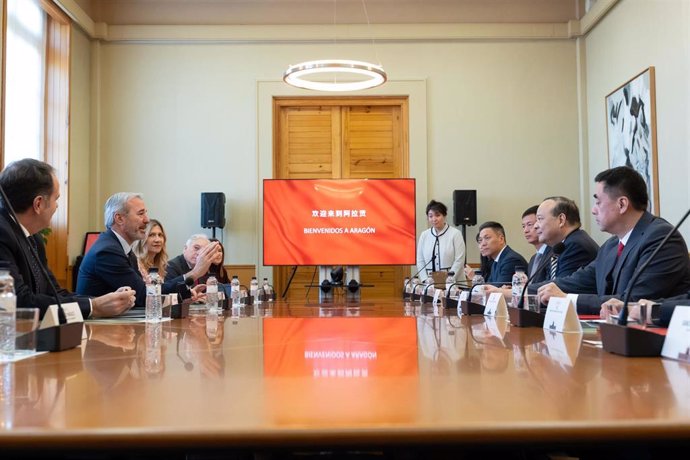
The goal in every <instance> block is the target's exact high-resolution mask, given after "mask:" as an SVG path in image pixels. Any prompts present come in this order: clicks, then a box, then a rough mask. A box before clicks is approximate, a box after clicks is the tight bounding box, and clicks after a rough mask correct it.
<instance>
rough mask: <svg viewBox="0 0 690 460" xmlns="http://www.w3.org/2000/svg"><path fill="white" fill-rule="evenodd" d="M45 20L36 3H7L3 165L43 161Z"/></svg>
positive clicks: (16, 0) (20, 0)
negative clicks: (21, 160) (23, 160)
mask: <svg viewBox="0 0 690 460" xmlns="http://www.w3.org/2000/svg"><path fill="white" fill-rule="evenodd" d="M46 18H47V15H46V13H45V12H44V11H43V9H42V8H41V6H40V2H39V0H8V1H7V44H6V50H7V56H6V80H5V85H6V86H5V88H6V93H5V94H6V96H5V157H4V161H5V164H7V163H10V162H12V161H14V160H19V159H22V158H35V159H37V160H43V159H44V158H43V157H44V155H43V145H44V144H43V138H44V126H45V121H44V118H45V116H44V114H45V111H44V105H45V102H44V100H45V74H46V70H45V61H46V30H47V19H46Z"/></svg>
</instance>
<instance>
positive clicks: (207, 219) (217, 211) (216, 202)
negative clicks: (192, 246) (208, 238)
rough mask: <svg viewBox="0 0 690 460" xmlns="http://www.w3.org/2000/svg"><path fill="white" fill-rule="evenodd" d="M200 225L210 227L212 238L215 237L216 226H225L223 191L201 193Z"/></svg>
mask: <svg viewBox="0 0 690 460" xmlns="http://www.w3.org/2000/svg"><path fill="white" fill-rule="evenodd" d="M201 227H202V228H210V229H212V230H213V238H215V237H216V228H224V227H225V193H223V192H202V193H201Z"/></svg>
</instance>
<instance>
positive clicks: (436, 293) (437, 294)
mask: <svg viewBox="0 0 690 460" xmlns="http://www.w3.org/2000/svg"><path fill="white" fill-rule="evenodd" d="M444 292H446V291H444V290H443V289H434V300H432V301H431V303H433V304H434V305H438V301H439V300H440V299H441V294H443V293H444Z"/></svg>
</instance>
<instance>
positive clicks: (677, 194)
mask: <svg viewBox="0 0 690 460" xmlns="http://www.w3.org/2000/svg"><path fill="white" fill-rule="evenodd" d="M585 41H586V55H587V66H586V75H587V106H588V110H587V120H588V132H589V152H590V154H589V170H588V171H586V174H587V176H588V180H587V181H586V184H587V185H588V186H589V187H591V186H592V184H593V178H594V176H595V175H596V174H597V173H598V172H599V171H601V170H603V169H605V168H606V167H607V156H606V152H607V140H606V120H605V109H604V99H605V97H606V95H607V94H609V93H610V92H611V91H613V90H614V89H616V88H617V87H618V86H620V85H621V84H623V83H624V82H625V81H627V80H628V79H630V78H631V77H633V76H634V75H636V74H637V73H639V72H641V71H642V70H644V69H646V68H647V67H649V66H654V67H655V73H656V114H657V136H658V138H657V139H658V140H657V147H658V159H659V198H660V206H659V207H660V210H661V216H662V217H664V218H666V219H668V220H669V221H671V222H672V223H674V224H675V223H676V221H677V220H678V219H679V218H680V217H681V216H682V214H683V213H684V212H685V211H686V210H687V209H688V207H689V206H690V181H689V180H688V174H689V173H690V135H689V134H690V109H689V108H688V107H689V106H690V85H689V84H688V82H689V81H690V1H689V0H623V1H620V2H619V3H617V4H616V6H615V7H614V8H613V9H612V10H611V11H609V13H608V14H607V16H606V17H605V18H604V19H603V20H602V21H601V22H600V23H599V24H597V26H596V27H595V28H594V30H593V31H591V32H590V33H589V35H588V36H587V37H586V39H585ZM586 195H587V196H591V188H590V190H588V191H587V193H586ZM681 230H682V232H683V236H684V237H685V239H686V240H689V239H690V225H689V224H688V223H686V224H685V225H684V227H683V228H682V229H681ZM593 233H594V235H595V236H596V237H597V238H598V239H599V241H602V240H603V239H604V238H605V235H603V234H601V233H600V232H598V231H594V232H593Z"/></svg>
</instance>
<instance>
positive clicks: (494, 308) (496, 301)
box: [484, 292, 508, 318]
mask: <svg viewBox="0 0 690 460" xmlns="http://www.w3.org/2000/svg"><path fill="white" fill-rule="evenodd" d="M484 316H495V317H497V318H505V317H507V316H508V305H507V304H506V299H505V298H504V297H503V293H502V292H492V293H491V295H489V300H487V301H486V306H485V307H484Z"/></svg>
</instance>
